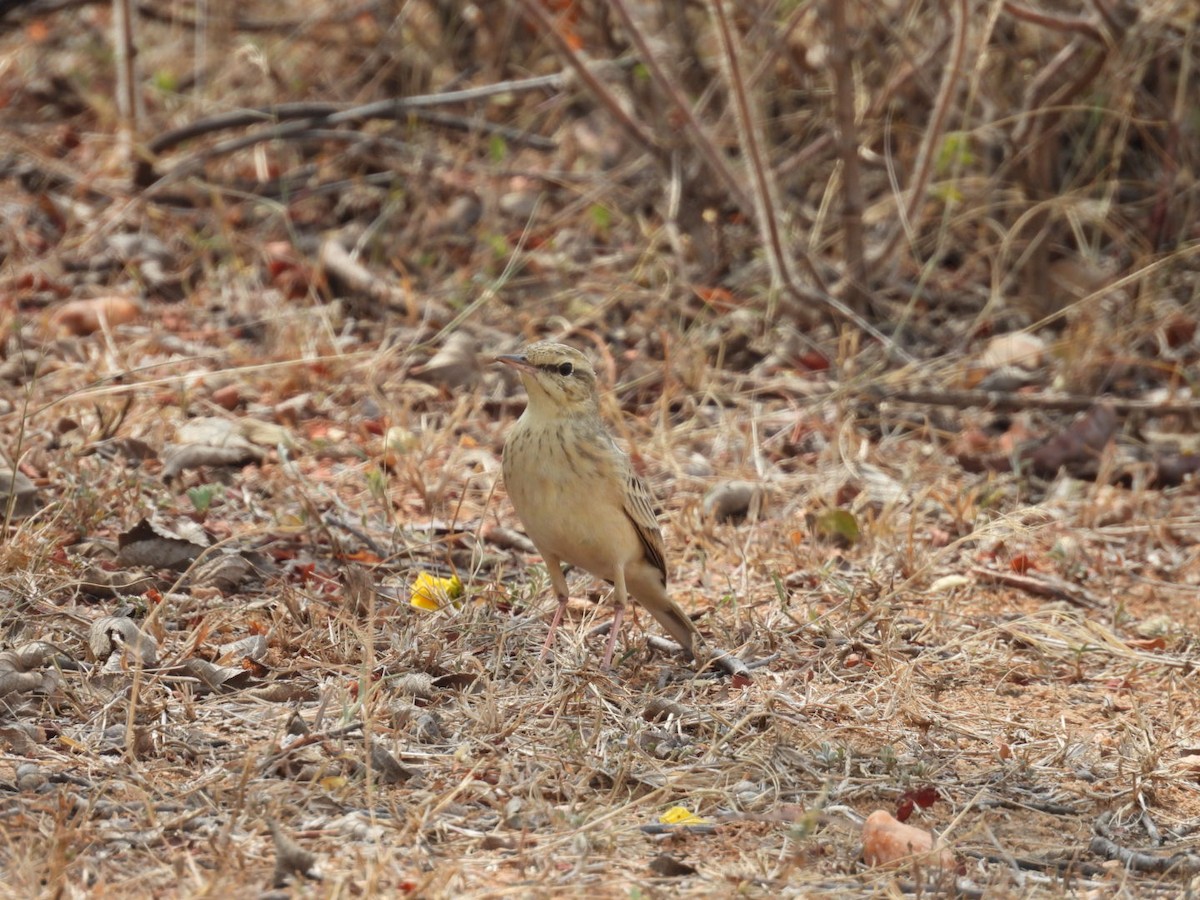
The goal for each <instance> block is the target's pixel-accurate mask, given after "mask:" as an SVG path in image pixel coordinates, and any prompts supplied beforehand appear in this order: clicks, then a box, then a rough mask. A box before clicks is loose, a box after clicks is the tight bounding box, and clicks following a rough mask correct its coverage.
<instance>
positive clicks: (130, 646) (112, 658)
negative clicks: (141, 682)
mask: <svg viewBox="0 0 1200 900" xmlns="http://www.w3.org/2000/svg"><path fill="white" fill-rule="evenodd" d="M88 648H89V649H90V650H91V651H92V656H93V657H95V658H96V659H98V660H103V661H106V662H116V661H119V659H120V657H121V656H122V654H123V653H124V651H126V650H128V651H129V652H130V654H131V655H132V657H133V659H134V661H135V662H136V663H137V664H140V665H142V666H146V667H150V666H154V665H156V664H157V663H158V642H157V641H155V640H154V638H152V637H151V636H150V635H148V634H146V633H145V632H144V631H142V630H141V629H140V628H138V626H137V623H136V622H134V621H133V619H130V618H127V617H126V616H103V617H102V618H99V619H97V620H96V621H95V622H93V623H92V627H91V630H90V632H89V633H88Z"/></svg>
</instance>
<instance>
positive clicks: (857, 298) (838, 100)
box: [826, 0, 867, 313]
mask: <svg viewBox="0 0 1200 900" xmlns="http://www.w3.org/2000/svg"><path fill="white" fill-rule="evenodd" d="M826 8H827V9H828V11H829V23H830V24H829V31H830V36H831V40H830V54H829V70H830V72H831V73H832V75H833V96H834V103H833V110H834V119H835V121H836V122H837V150H838V158H839V159H840V160H841V166H842V235H843V239H844V241H845V248H846V274H847V275H848V276H849V279H850V285H849V292H848V300H849V303H850V306H851V308H853V309H855V310H857V311H858V312H860V313H861V312H865V311H866V304H867V293H866V276H867V269H866V261H865V259H864V257H863V221H862V214H863V206H864V203H863V189H862V179H861V178H860V177H859V168H858V129H857V126H856V123H855V120H854V72H853V70H852V68H851V66H850V38H849V35H848V32H847V28H846V4H845V3H844V2H843V0H828V3H827V4H826Z"/></svg>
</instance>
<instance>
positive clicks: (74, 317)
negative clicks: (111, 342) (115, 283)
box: [52, 294, 141, 337]
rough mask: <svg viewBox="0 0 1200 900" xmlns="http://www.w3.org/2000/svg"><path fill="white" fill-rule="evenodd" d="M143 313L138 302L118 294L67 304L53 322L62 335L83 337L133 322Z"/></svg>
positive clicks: (57, 312)
mask: <svg viewBox="0 0 1200 900" xmlns="http://www.w3.org/2000/svg"><path fill="white" fill-rule="evenodd" d="M140 314H141V308H140V307H139V306H138V305H137V303H135V302H134V301H133V300H130V299H129V298H128V297H121V296H119V295H115V294H114V295H110V296H107V297H92V298H90V299H88V300H72V301H70V302H69V303H64V304H63V305H62V306H60V307H59V308H58V309H57V310H56V311H55V313H54V318H53V319H52V321H53V323H54V326H55V328H56V329H57V330H58V331H59V332H60V333H65V334H71V335H75V336H77V337H82V336H83V335H88V334H95V333H96V332H97V331H100V330H101V329H103V330H105V331H107V330H108V329H110V328H112V327H113V326H116V325H125V324H127V323H129V322H133V321H135V320H136V319H137V317H138V316H139V315H140Z"/></svg>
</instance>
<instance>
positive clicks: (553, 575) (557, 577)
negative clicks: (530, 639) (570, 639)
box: [538, 553, 569, 662]
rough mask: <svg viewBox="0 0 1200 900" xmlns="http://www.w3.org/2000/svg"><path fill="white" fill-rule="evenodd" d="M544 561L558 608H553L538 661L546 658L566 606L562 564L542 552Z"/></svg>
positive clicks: (566, 597) (566, 598)
mask: <svg viewBox="0 0 1200 900" xmlns="http://www.w3.org/2000/svg"><path fill="white" fill-rule="evenodd" d="M542 559H544V560H545V561H546V571H547V572H549V573H550V584H552V585H553V586H554V595H555V596H556V597H557V598H558V608H557V609H555V610H554V618H553V619H551V620H550V630H549V631H548V632H546V643H544V644H542V655H541V656H539V657H538V662H542V661H544V660H545V659H546V654H547V653H549V652H550V645H551V644H553V643H554V633H555V632H556V631H558V623H559V622H561V621H562V617H563V611H564V610H565V609H566V608H567V600H568V599H569V597H568V596H567V579H566V577H565V576H564V575H563V572H562V564H561V563H560V562H559V561H558V560H557V559H555V558H554V557H552V556H546V554H544V553H543V554H542Z"/></svg>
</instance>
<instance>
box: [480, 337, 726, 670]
mask: <svg viewBox="0 0 1200 900" xmlns="http://www.w3.org/2000/svg"><path fill="white" fill-rule="evenodd" d="M496 362H498V363H502V364H504V365H506V366H510V367H512V368H513V369H515V370H516V371H517V372H518V374H519V375H520V377H521V381H522V383H523V384H524V386H525V391H526V393H527V394H528V398H529V399H528V402H527V403H526V406H525V411H524V412H523V413H522V414H521V417H520V418H519V419H518V420H517V422H516V424H515V425H513V427H512V429H511V430H510V431H509V433H508V438H507V440H506V441H505V443H504V455H503V465H502V473H503V476H504V483H505V486H506V488H507V491H508V496H509V499H510V500H511V501H512V505H513V507H514V509H515V510H516V512H517V517H518V518H519V519H520V520H521V524H522V525H524V526H525V532H526V534H528V535H529V538H530V540H531V541H533V544H534V546H535V547H536V548H537V551H538V553H539V554H541V557H542V559H543V560H544V561H545V563H546V569H547V570H548V572H549V574H550V583H551V585H552V586H553V588H554V593H555V595H556V597H557V599H558V608H557V609H556V610H555V611H554V618H553V620H552V621H551V622H550V630H549V633H548V634H547V635H546V642H545V644H544V645H543V646H542V658H543V659H544V658H545V656H546V654H547V653H548V652H549V649H550V646H551V645H552V644H553V642H554V634H555V631H556V630H557V629H558V626H559V623H560V622H561V621H562V616H563V610H565V609H566V606H567V599H568V596H567V580H566V578H565V577H564V575H563V570H562V564H563V563H567V564H569V565H572V566H577V567H579V568H581V569H586V570H587V571H588V572H590V573H591V574H592V575H595V576H596V577H598V578H601V579H604V580H605V581H608V582H610V583H611V584H612V585H613V605H614V607H615V610H614V613H613V620H612V625H611V626H610V630H609V635H608V644H607V646H606V647H605V650H604V658H603V661H602V662H601V667H602V668H603V669H608V668H609V667H610V666H611V664H612V656H613V648H614V647H615V646H616V640H617V632H618V630H619V629H620V626H621V621H622V619H623V617H624V614H625V604H626V601H627V600H628V598H629V597H631V596H632V597H633V598H634V599H635V600H636V601H637V602H638V603H640V604H641V605H642V606H643V607H645V608H646V610H647V611H649V613H650V614H651V615H652V616H654V618H655V619H657V620H658V622H659V623H660V624H661V625H662V626H663V628H665V629H666V630H667V632H668V633H669V634H670V635H671V636H672V637H673V638H674V639H675V640H676V641H677V642H678V643H679V645H680V646H681V647H683V650H684V652H685V653H686V654H687V656H688V658H689V659H694V658H695V656H696V653H697V651H698V649H699V648H700V646H701V645H702V643H703V638H702V636H701V634H700V631H699V630H698V629H697V628H696V625H695V623H694V622H693V621H692V620H691V618H690V617H689V616H688V615H687V614H686V613H685V612H684V611H683V610H682V609H680V608H679V606H678V605H677V604H676V603H675V601H674V600H672V599H671V598H670V596H669V595H668V594H667V563H666V549H665V546H664V544H663V537H662V531H661V530H660V529H659V527H658V517H657V515H656V513H655V509H654V503H653V501H652V499H651V496H650V492H649V491H648V490H647V488H646V485H645V484H644V483H643V482H642V480H641V479H640V478H639V477H638V476H637V473H635V472H634V471H633V465H632V464H631V463H630V460H629V456H628V455H627V454H626V453H625V452H624V451H623V450H621V448H620V447H619V446H617V443H616V441H615V440H613V438H612V435H610V434H609V432H608V429H607V428H606V427H605V425H604V420H603V419H602V418H601V416H600V395H599V392H598V389H597V379H596V370H595V369H594V368H593V367H592V364H591V362H590V361H589V360H588V358H587V357H586V356H585V355H584V354H583V353H581V352H580V351H579V350H576V349H575V348H574V347H569V346H567V345H565V344H560V343H556V342H554V341H539V342H537V343H534V344H530V345H529V346H527V347H525V348H524V349H523V350H521V351H520V352H518V353H515V354H510V355H503V356H498V357H496Z"/></svg>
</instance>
